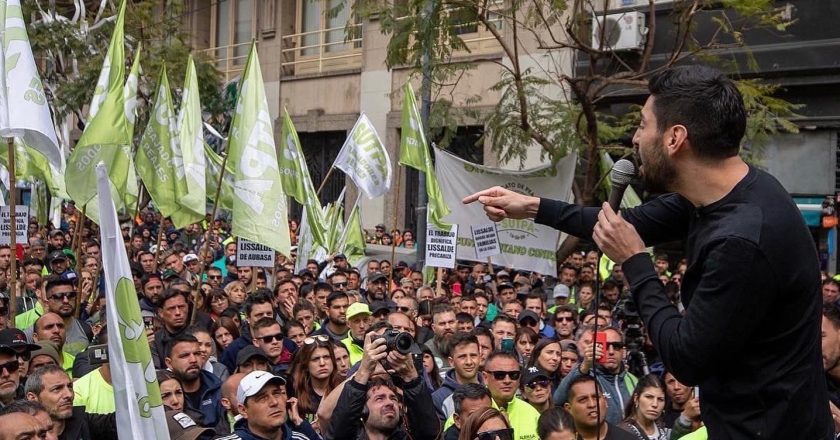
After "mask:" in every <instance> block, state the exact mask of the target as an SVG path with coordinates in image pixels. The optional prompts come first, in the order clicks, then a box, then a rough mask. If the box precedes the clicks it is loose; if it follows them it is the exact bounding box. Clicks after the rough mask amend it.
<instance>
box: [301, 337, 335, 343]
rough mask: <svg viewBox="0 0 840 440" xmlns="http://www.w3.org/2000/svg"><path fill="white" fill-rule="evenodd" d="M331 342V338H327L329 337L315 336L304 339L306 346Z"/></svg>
mask: <svg viewBox="0 0 840 440" xmlns="http://www.w3.org/2000/svg"><path fill="white" fill-rule="evenodd" d="M329 340H330V337H329V336H327V335H315V336H310V337H308V338H306V339H304V340H303V343H304V344H306V345H312V344H314V343H316V342H327V341H329Z"/></svg>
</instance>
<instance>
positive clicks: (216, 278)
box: [207, 275, 222, 280]
mask: <svg viewBox="0 0 840 440" xmlns="http://www.w3.org/2000/svg"><path fill="white" fill-rule="evenodd" d="M207 279H210V280H220V279H222V276H221V275H207Z"/></svg>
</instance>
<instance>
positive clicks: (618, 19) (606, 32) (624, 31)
mask: <svg viewBox="0 0 840 440" xmlns="http://www.w3.org/2000/svg"><path fill="white" fill-rule="evenodd" d="M602 22H603V23H602ZM602 28H603V33H602V31H601V29H602ZM646 35H647V27H645V14H643V13H641V12H636V11H632V12H622V13H620V14H608V15H607V16H603V15H598V14H594V15H593V16H592V47H594V48H595V49H602V50H640V49H642V47H644V45H645V36H646ZM602 38H603V42H602V41H601V39H602Z"/></svg>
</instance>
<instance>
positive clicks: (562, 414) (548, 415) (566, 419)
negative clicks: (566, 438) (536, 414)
mask: <svg viewBox="0 0 840 440" xmlns="http://www.w3.org/2000/svg"><path fill="white" fill-rule="evenodd" d="M563 431H571V432H575V421H574V419H572V415H571V414H569V412H568V411H566V410H565V409H563V408H562V407H559V406H555V407H554V408H549V409H547V410H545V411H543V412H542V413H541V414H540V418H539V420H538V421H537V434H538V435H539V437H540V438H549V437H551V434H553V433H555V432H563Z"/></svg>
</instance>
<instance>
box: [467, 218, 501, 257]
mask: <svg viewBox="0 0 840 440" xmlns="http://www.w3.org/2000/svg"><path fill="white" fill-rule="evenodd" d="M470 229H471V230H472V236H473V242H474V243H475V257H476V258H478V259H484V258H488V257H492V256H494V255H499V254H501V253H502V249H501V247H500V246H499V234H498V232H497V231H496V224H495V223H487V224H483V225H470Z"/></svg>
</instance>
